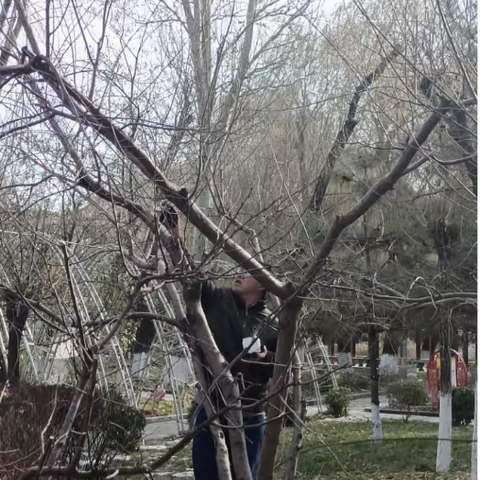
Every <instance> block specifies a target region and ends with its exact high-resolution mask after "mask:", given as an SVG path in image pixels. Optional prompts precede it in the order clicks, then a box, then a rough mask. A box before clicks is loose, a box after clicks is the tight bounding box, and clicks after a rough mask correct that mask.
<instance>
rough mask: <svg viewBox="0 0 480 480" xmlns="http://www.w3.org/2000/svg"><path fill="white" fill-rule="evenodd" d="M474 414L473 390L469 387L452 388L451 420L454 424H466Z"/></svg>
mask: <svg viewBox="0 0 480 480" xmlns="http://www.w3.org/2000/svg"><path fill="white" fill-rule="evenodd" d="M474 415H475V392H474V391H473V390H472V389H471V388H454V389H453V392H452V420H453V424H454V425H468V424H469V423H470V422H471V421H472V420H473V417H474Z"/></svg>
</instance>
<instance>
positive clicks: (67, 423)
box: [46, 355, 92, 467]
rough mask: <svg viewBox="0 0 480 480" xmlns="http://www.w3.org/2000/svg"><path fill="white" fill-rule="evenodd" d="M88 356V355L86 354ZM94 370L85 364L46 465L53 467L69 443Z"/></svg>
mask: <svg viewBox="0 0 480 480" xmlns="http://www.w3.org/2000/svg"><path fill="white" fill-rule="evenodd" d="M84 358H85V359H86V358H87V355H85V356H84ZM91 373H92V372H90V370H89V366H87V365H84V366H83V371H82V375H81V376H80V380H79V381H78V384H77V386H76V389H75V394H74V395H73V398H72V402H71V403H70V406H69V407H68V412H67V414H66V416H65V418H64V420H63V424H62V428H61V429H60V432H59V433H58V435H57V439H56V441H55V444H54V445H53V447H52V450H51V452H50V455H49V456H48V460H47V462H46V466H48V467H53V466H54V465H55V464H56V463H57V461H58V460H59V458H60V455H61V454H62V452H63V449H64V447H65V445H66V443H67V440H68V437H69V435H70V431H71V430H72V426H73V422H74V421H75V418H76V417H77V413H78V410H79V408H80V404H81V403H82V400H83V396H84V394H85V387H86V386H87V382H88V379H89V378H90V375H91Z"/></svg>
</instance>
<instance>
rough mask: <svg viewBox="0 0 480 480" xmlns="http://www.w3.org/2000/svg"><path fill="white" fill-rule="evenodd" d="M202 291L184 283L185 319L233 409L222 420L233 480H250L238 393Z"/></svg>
mask: <svg viewBox="0 0 480 480" xmlns="http://www.w3.org/2000/svg"><path fill="white" fill-rule="evenodd" d="M201 289H202V284H201V283H200V282H199V281H188V280H187V281H185V283H184V286H183V294H184V298H185V305H186V307H187V319H188V321H189V324H190V326H191V328H192V330H193V333H194V337H195V338H198V339H201V343H200V348H201V349H202V351H203V353H204V355H205V360H206V363H207V365H208V366H209V367H210V369H211V372H212V375H213V377H214V380H217V384H218V387H219V390H220V392H221V395H222V398H223V399H224V401H225V404H226V405H228V406H231V407H234V408H233V409H232V410H230V411H229V412H228V413H227V414H226V415H225V416H226V419H227V422H228V426H229V428H228V437H229V440H230V449H231V451H232V453H233V455H232V463H233V468H234V472H235V478H236V480H251V478H252V474H251V471H250V465H249V463H248V457H247V447H246V443H245V436H244V434H243V431H242V427H243V418H242V412H241V411H240V410H239V407H240V391H239V388H238V385H237V383H236V381H235V379H234V378H233V376H232V374H231V372H230V370H229V368H228V364H227V362H226V361H225V358H224V357H223V355H222V354H221V353H220V350H218V347H217V345H216V343H215V340H214V338H213V335H212V332H211V330H210V328H209V326H208V323H207V319H206V318H205V313H204V312H203V309H202V306H201V303H200V296H201ZM232 427H233V428H232Z"/></svg>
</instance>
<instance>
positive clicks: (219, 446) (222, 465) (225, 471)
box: [192, 343, 232, 480]
mask: <svg viewBox="0 0 480 480" xmlns="http://www.w3.org/2000/svg"><path fill="white" fill-rule="evenodd" d="M203 358H204V356H203V355H202V352H201V350H200V348H199V346H198V343H197V344H195V345H193V346H192V359H193V368H194V370H195V373H196V376H197V381H198V383H199V385H200V392H207V391H208V386H209V385H208V381H207V378H206V375H205V369H204V365H205V361H204V360H203ZM205 400H206V399H205V396H204V395H201V399H200V404H201V405H203V408H205V411H206V413H207V417H208V418H211V417H212V416H213V414H214V413H215V412H214V410H213V406H212V403H211V402H209V401H208V400H207V401H205ZM200 404H199V407H200ZM194 421H195V419H193V422H194ZM217 421H218V420H217ZM210 431H211V432H212V437H213V442H214V443H215V461H216V464H217V474H218V479H219V480H232V469H231V466H230V458H229V455H228V447H227V442H226V438H225V434H224V432H223V430H222V428H221V427H220V426H218V424H217V422H213V423H211V424H210Z"/></svg>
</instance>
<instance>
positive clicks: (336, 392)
mask: <svg viewBox="0 0 480 480" xmlns="http://www.w3.org/2000/svg"><path fill="white" fill-rule="evenodd" d="M350 400H351V392H350V390H349V389H348V388H345V387H338V388H332V389H331V390H330V391H329V392H328V393H327V396H326V398H325V401H326V402H327V405H328V411H329V413H330V414H331V415H333V416H334V417H342V416H344V417H346V416H347V414H348V405H349V404H350Z"/></svg>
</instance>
